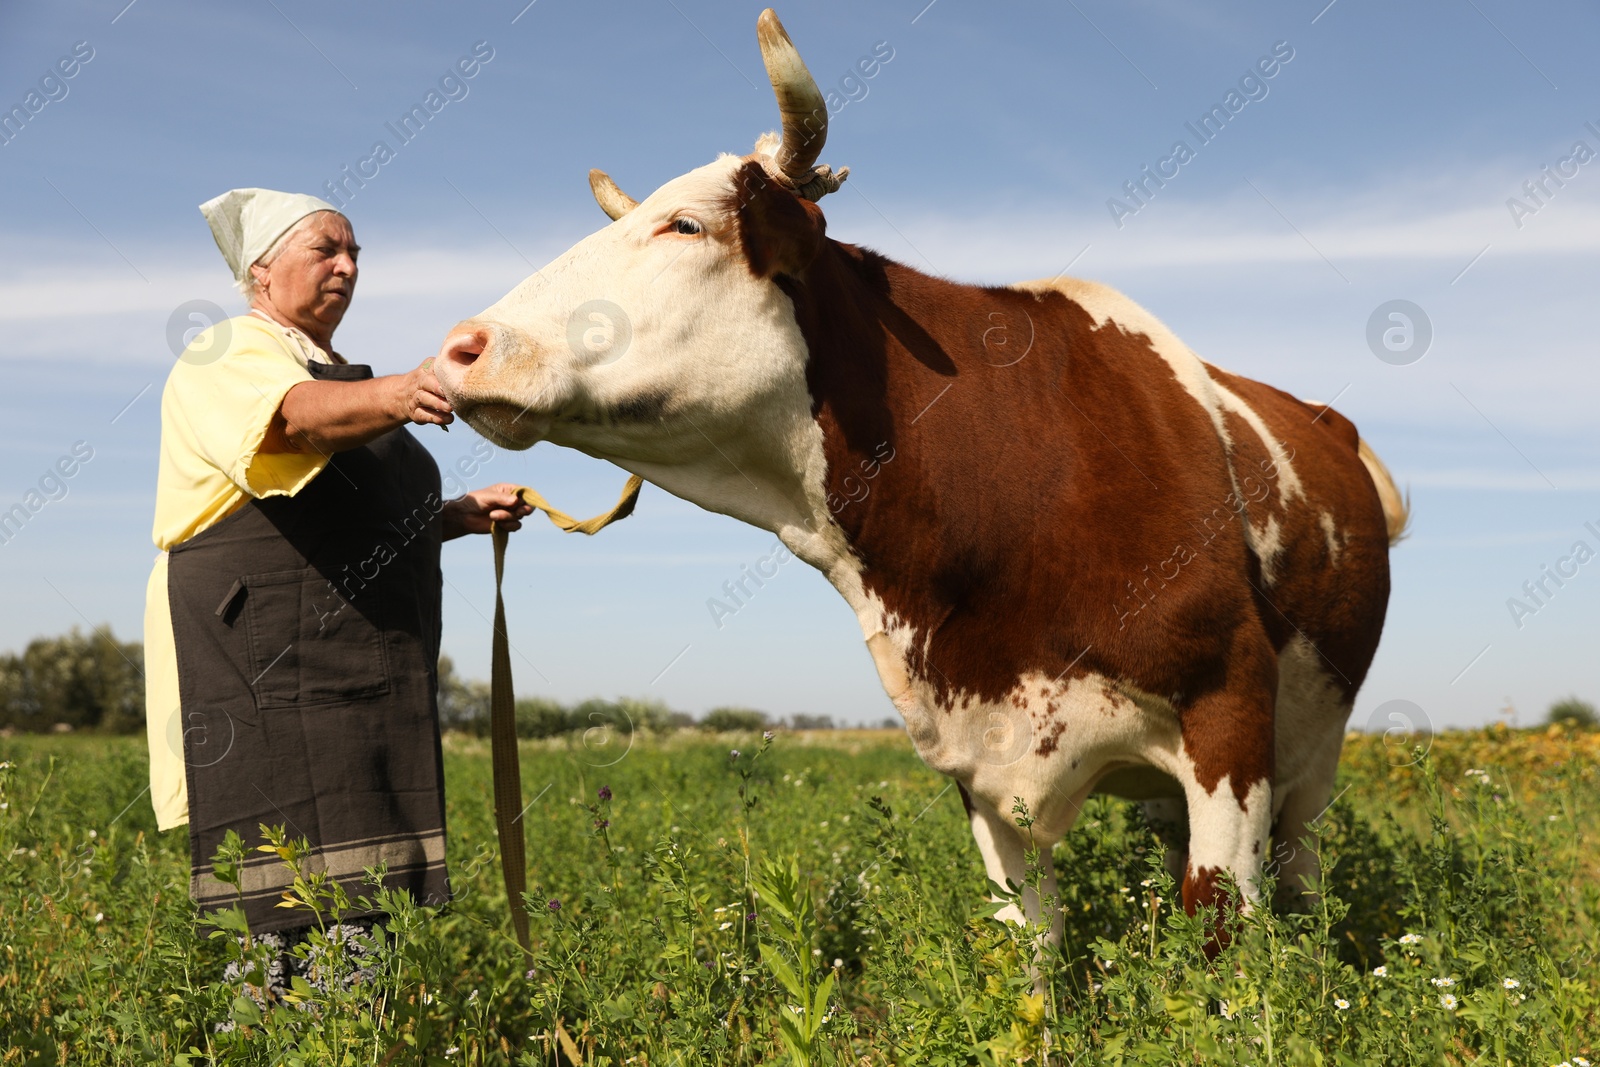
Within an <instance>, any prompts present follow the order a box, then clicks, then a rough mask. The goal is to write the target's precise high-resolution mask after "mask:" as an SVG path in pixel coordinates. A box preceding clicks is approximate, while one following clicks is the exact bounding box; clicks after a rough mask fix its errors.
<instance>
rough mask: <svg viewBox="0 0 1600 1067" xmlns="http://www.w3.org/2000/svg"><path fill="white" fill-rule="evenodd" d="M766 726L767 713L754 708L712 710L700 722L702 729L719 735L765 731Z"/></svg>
mask: <svg viewBox="0 0 1600 1067" xmlns="http://www.w3.org/2000/svg"><path fill="white" fill-rule="evenodd" d="M766 726H767V713H766V712H764V711H757V710H755V709H754V708H712V709H711V710H710V711H708V712H706V717H705V718H703V719H701V720H700V729H702V730H710V731H713V732H717V733H722V732H730V731H738V730H743V731H751V730H764V729H766Z"/></svg>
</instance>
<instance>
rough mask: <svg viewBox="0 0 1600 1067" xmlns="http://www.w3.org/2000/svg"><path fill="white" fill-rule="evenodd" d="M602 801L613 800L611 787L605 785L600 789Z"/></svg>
mask: <svg viewBox="0 0 1600 1067" xmlns="http://www.w3.org/2000/svg"><path fill="white" fill-rule="evenodd" d="M600 799H601V800H610V799H611V787H610V786H609V785H603V786H601V787H600Z"/></svg>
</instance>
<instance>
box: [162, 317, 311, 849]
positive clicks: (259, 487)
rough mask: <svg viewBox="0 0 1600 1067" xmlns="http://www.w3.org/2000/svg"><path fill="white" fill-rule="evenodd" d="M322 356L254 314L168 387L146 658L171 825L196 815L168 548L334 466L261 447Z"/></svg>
mask: <svg viewBox="0 0 1600 1067" xmlns="http://www.w3.org/2000/svg"><path fill="white" fill-rule="evenodd" d="M310 362H316V363H333V362H336V359H335V358H334V357H330V355H329V354H328V353H327V352H324V351H323V350H322V349H321V348H318V347H317V346H316V345H315V344H313V343H312V342H311V339H310V338H308V337H307V336H306V335H305V334H304V333H302V332H301V331H299V330H296V329H294V328H293V327H287V326H282V325H279V324H278V323H276V322H273V321H271V320H270V319H267V318H266V317H265V316H264V315H262V314H261V313H259V312H252V313H251V314H249V315H241V316H239V317H238V318H233V319H228V320H227V321H225V322H221V323H218V324H217V325H215V326H213V327H211V328H210V329H207V330H205V331H204V332H202V333H201V334H199V335H198V336H196V337H195V338H194V340H193V341H192V342H191V343H190V345H189V347H188V348H187V349H185V350H184V353H183V355H182V356H180V357H179V358H178V361H177V362H176V363H174V364H173V367H172V371H171V373H170V374H168V375H167V385H166V388H165V389H164V390H162V393H161V463H160V468H159V473H158V474H157V477H156V516H155V530H154V535H155V543H156V547H157V548H159V549H161V550H162V551H161V554H160V555H159V556H157V557H156V564H155V568H154V569H153V570H152V571H151V572H150V582H149V584H148V585H147V586H146V588H145V611H144V657H145V660H144V662H145V725H146V728H147V730H148V734H149V745H150V802H151V804H152V805H153V806H154V807H155V811H156V825H157V826H158V827H159V828H161V829H163V830H167V829H171V828H172V827H174V826H179V825H182V824H183V823H186V822H188V821H189V790H188V782H187V780H186V778H185V777H184V767H183V723H182V720H181V717H180V714H179V706H178V655H177V651H176V647H175V645H174V642H173V637H172V611H171V608H170V606H169V605H168V603H167V553H166V550H167V549H169V548H171V547H172V546H173V545H176V544H179V543H180V542H183V541H186V540H188V539H189V538H191V537H193V536H194V535H195V534H197V533H200V532H201V531H202V530H205V529H208V528H210V527H211V526H214V525H216V524H217V523H218V522H220V521H221V520H223V519H225V518H227V517H228V516H229V515H231V514H233V513H234V512H235V511H237V510H238V509H239V508H240V507H241V506H243V505H244V504H245V502H246V501H248V500H250V499H252V498H255V497H266V496H293V495H294V494H296V493H298V492H299V491H300V490H301V489H302V488H304V487H305V486H306V485H307V484H309V483H310V482H311V480H312V479H313V478H315V477H316V476H317V475H318V474H320V473H321V472H322V468H323V467H325V466H326V465H327V463H328V457H327V456H324V455H321V454H319V453H317V452H315V451H313V452H312V453H310V454H309V455H307V454H301V453H293V452H277V453H262V452H261V443H262V441H263V440H264V439H265V438H266V434H267V430H268V428H269V427H270V426H271V424H272V417H273V415H275V414H276V413H277V411H278V407H279V405H281V404H282V403H283V395H284V394H285V393H287V392H288V391H289V390H290V389H292V388H294V387H295V386H296V385H299V384H300V383H301V382H305V381H310V380H311V372H310V371H308V370H306V364H307V363H310ZM216 740H218V741H221V740H223V739H220V738H218V739H216Z"/></svg>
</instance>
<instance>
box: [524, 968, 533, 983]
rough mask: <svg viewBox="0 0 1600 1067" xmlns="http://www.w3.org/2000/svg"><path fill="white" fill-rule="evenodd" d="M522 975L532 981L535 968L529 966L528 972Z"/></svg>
mask: <svg viewBox="0 0 1600 1067" xmlns="http://www.w3.org/2000/svg"><path fill="white" fill-rule="evenodd" d="M522 977H524V978H526V979H527V980H528V981H530V982H531V981H533V968H532V967H529V968H528V973H527V974H525V975H523V976H522Z"/></svg>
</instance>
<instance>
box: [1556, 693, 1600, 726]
mask: <svg viewBox="0 0 1600 1067" xmlns="http://www.w3.org/2000/svg"><path fill="white" fill-rule="evenodd" d="M1546 718H1547V720H1548V721H1549V722H1555V723H1571V724H1572V725H1574V726H1578V727H1581V728H1583V729H1585V730H1593V729H1594V728H1595V727H1596V726H1600V713H1596V711H1595V708H1594V705H1593V704H1591V703H1589V702H1588V701H1587V700H1579V699H1578V698H1577V697H1576V696H1570V697H1567V698H1566V699H1565V700H1558V701H1556V702H1555V703H1554V704H1551V705H1550V713H1549V715H1548V716H1546Z"/></svg>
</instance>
